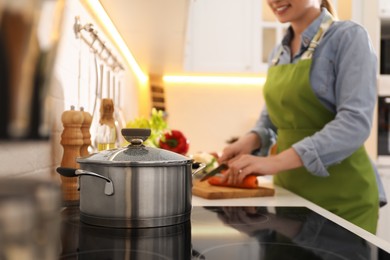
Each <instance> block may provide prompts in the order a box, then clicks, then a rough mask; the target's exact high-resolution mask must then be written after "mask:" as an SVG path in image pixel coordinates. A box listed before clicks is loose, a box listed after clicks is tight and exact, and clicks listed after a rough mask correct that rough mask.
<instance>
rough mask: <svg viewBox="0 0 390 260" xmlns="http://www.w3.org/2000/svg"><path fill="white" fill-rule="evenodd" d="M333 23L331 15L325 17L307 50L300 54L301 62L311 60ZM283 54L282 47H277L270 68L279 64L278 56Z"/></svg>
mask: <svg viewBox="0 0 390 260" xmlns="http://www.w3.org/2000/svg"><path fill="white" fill-rule="evenodd" d="M333 22H334V18H333V16H332V15H329V16H326V17H325V18H324V19H323V21H322V22H321V25H320V28H319V29H318V31H317V33H316V35H314V37H313V39H312V40H311V42H310V44H309V47H308V48H307V50H306V51H305V52H304V53H303V54H302V57H301V59H302V60H307V59H311V58H312V56H313V53H314V50H315V49H316V48H317V46H318V45H319V44H320V41H321V40H322V38H323V37H324V34H325V32H326V31H327V30H328V29H329V27H330V26H331V25H332V23H333ZM282 53H283V45H280V46H279V49H278V51H277V53H276V55H275V56H274V58H273V59H272V61H271V63H272V66H275V65H277V64H278V63H279V59H280V56H281V55H282Z"/></svg>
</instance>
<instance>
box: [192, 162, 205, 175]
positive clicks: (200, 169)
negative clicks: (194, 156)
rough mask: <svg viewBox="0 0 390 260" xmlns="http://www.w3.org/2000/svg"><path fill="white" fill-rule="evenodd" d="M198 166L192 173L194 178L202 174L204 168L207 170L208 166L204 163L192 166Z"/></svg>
mask: <svg viewBox="0 0 390 260" xmlns="http://www.w3.org/2000/svg"><path fill="white" fill-rule="evenodd" d="M195 165H196V166H197V168H196V169H195V170H194V171H193V172H192V176H194V175H196V174H198V173H199V172H201V171H202V170H203V169H204V168H206V164H204V163H193V164H192V166H195Z"/></svg>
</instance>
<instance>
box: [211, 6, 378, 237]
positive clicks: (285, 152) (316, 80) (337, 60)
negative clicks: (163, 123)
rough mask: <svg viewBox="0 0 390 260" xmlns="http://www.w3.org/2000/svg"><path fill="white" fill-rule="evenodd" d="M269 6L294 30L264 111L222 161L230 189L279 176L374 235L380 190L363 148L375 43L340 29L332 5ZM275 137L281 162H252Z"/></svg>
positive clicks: (276, 54)
mask: <svg viewBox="0 0 390 260" xmlns="http://www.w3.org/2000/svg"><path fill="white" fill-rule="evenodd" d="M267 2H268V5H269V6H270V8H271V9H272V11H273V12H274V14H275V16H276V17H277V19H278V20H279V21H280V22H282V23H286V22H289V23H290V27H289V29H288V30H287V33H286V35H285V37H284V39H283V41H282V43H281V45H280V46H277V47H276V48H275V50H274V51H273V53H272V54H271V61H270V65H271V66H270V68H269V71H268V75H267V81H266V83H265V85H264V98H265V101H266V108H264V110H263V111H262V113H261V115H260V118H259V120H258V122H257V124H256V126H255V127H254V129H252V131H251V132H250V133H248V134H247V135H245V136H243V137H241V138H240V139H239V140H238V141H237V142H235V143H233V144H231V145H230V146H228V147H226V148H225V149H224V151H223V154H222V156H221V157H220V159H219V162H220V163H222V162H227V163H228V165H229V171H228V172H227V175H226V178H227V179H226V181H227V182H228V183H229V184H235V183H239V182H241V181H242V180H243V179H244V177H245V176H246V175H249V174H257V175H274V182H275V184H277V185H280V186H282V187H284V188H286V189H288V190H291V191H292V192H294V193H296V194H298V195H300V196H302V197H304V198H306V199H308V200H310V201H312V202H314V203H316V204H318V205H320V206H322V207H324V208H325V209H328V210H329V211H331V212H333V213H335V214H337V215H339V216H341V217H343V218H345V219H347V220H349V221H351V222H352V223H354V224H356V225H358V226H360V227H362V228H364V229H366V230H368V231H369V232H372V233H375V231H376V226H377V219H378V211H379V210H378V208H379V196H378V194H379V192H378V184H379V186H380V182H379V179H378V178H376V176H377V175H376V173H375V169H374V166H373V164H372V163H371V161H370V159H369V157H368V155H367V153H366V151H365V148H364V142H365V140H366V139H367V137H368V136H369V133H370V130H371V124H372V116H373V111H374V107H375V102H376V56H375V54H374V51H373V49H372V46H371V44H370V40H369V37H368V35H367V33H366V31H365V30H364V29H363V28H362V27H361V26H360V25H358V24H355V23H353V22H351V21H336V19H335V18H334V16H333V15H332V14H331V12H333V8H332V6H331V3H330V2H329V1H328V0H322V1H321V0H267ZM275 134H276V135H277V147H278V154H277V155H275V156H269V157H260V156H254V155H252V154H253V151H255V150H257V149H261V150H264V149H268V148H269V146H270V144H271V143H272V142H271V140H272V138H273V137H274V136H275ZM377 180H378V183H377ZM382 196H383V194H382ZM383 198H384V197H383Z"/></svg>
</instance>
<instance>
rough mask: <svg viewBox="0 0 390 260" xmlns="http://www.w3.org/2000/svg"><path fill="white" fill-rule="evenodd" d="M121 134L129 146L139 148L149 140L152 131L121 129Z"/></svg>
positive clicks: (145, 129) (146, 129)
mask: <svg viewBox="0 0 390 260" xmlns="http://www.w3.org/2000/svg"><path fill="white" fill-rule="evenodd" d="M121 132H122V135H123V137H124V138H125V139H126V141H128V142H129V143H130V144H131V145H136V146H140V145H142V143H143V142H144V141H146V139H148V138H149V136H150V134H151V132H152V131H151V130H150V129H149V128H123V129H122V130H121Z"/></svg>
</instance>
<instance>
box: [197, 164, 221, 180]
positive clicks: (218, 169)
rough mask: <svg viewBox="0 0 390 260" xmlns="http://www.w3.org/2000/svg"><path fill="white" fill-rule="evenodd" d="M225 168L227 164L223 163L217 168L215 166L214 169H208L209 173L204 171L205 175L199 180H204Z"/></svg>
mask: <svg viewBox="0 0 390 260" xmlns="http://www.w3.org/2000/svg"><path fill="white" fill-rule="evenodd" d="M227 168H228V166H227V164H224V163H223V164H221V165H219V166H218V167H217V168H215V169H214V170H212V171H210V172H209V173H206V174H205V176H203V177H202V179H200V181H205V180H207V179H208V178H210V177H213V176H214V175H216V174H218V173H220V172H221V171H223V170H226V169H227Z"/></svg>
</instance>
